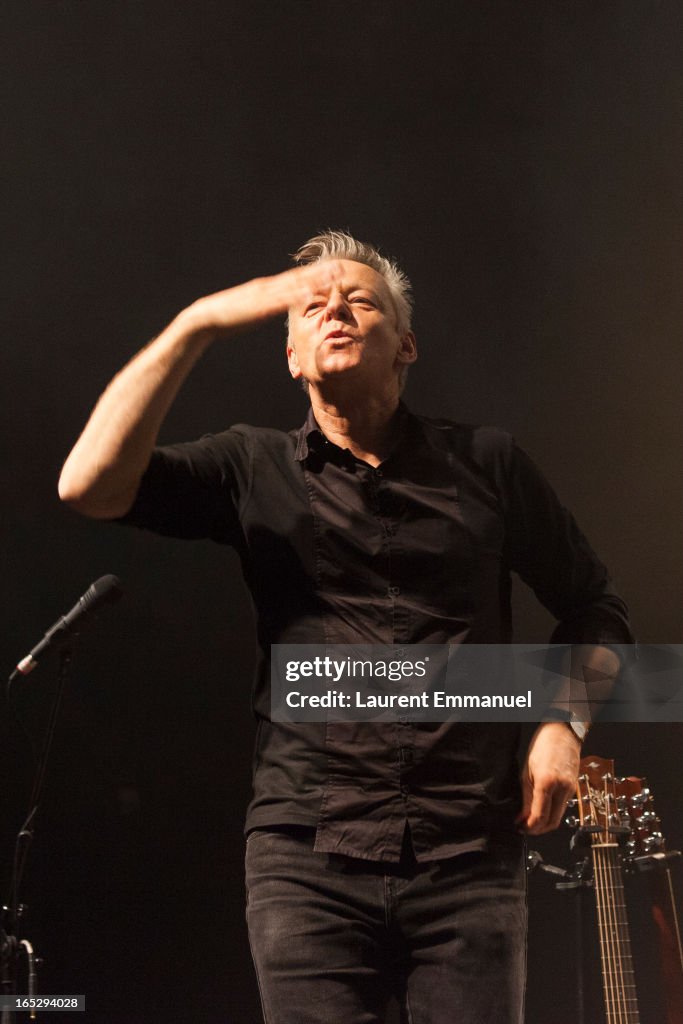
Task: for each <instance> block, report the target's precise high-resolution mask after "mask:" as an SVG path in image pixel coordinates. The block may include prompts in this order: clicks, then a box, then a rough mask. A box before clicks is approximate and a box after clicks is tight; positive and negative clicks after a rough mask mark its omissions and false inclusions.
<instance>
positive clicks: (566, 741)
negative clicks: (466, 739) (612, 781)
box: [515, 722, 581, 836]
mask: <svg viewBox="0 0 683 1024" xmlns="http://www.w3.org/2000/svg"><path fill="white" fill-rule="evenodd" d="M580 760H581V744H580V742H579V740H578V738H577V737H576V736H575V735H574V734H573V732H572V730H571V729H570V728H569V727H568V726H567V724H566V723H565V722H544V723H543V724H542V725H539V727H538V729H537V730H536V732H535V733H534V735H533V738H532V740H531V743H530V744H529V751H528V753H527V758H526V764H525V765H524V770H523V772H522V798H523V803H522V810H521V811H520V813H519V814H518V815H517V818H516V819H515V820H516V824H517V825H518V826H519V827H520V830H521V831H523V832H527V833H528V834H529V835H533V836H539V835H541V834H542V833H544V832H552V830H553V829H556V828H557V827H558V825H559V824H560V822H561V821H562V815H563V814H564V812H565V809H566V807H567V800H569V798H570V797H571V796H572V795H573V794H574V790H575V788H576V780H577V778H578V774H579V762H580Z"/></svg>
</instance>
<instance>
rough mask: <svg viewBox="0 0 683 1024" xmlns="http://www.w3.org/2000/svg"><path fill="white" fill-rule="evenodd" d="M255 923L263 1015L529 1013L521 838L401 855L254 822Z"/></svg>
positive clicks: (513, 1020)
mask: <svg viewBox="0 0 683 1024" xmlns="http://www.w3.org/2000/svg"><path fill="white" fill-rule="evenodd" d="M246 868H247V923H248V926H249V939H250V943H251V951H252V956H253V958H254V964H255V967H256V973H257V976H258V982H259V989H260V992H261V1003H262V1006H263V1014H264V1019H265V1021H266V1024H380V1022H382V1021H383V1020H384V1014H385V1011H386V1006H387V1002H388V1000H389V997H390V995H391V994H392V993H393V994H394V995H395V996H396V997H397V999H398V1001H399V1005H400V1006H401V1013H402V1020H403V1021H407V1022H409V1024H521V1022H522V1019H523V1014H524V986H525V971H526V917H527V910H526V877H525V865H524V849H523V844H522V843H521V842H520V843H516V842H510V841H509V840H507V841H500V842H494V843H493V844H492V845H491V848H490V849H489V850H488V851H487V852H482V853H467V854H463V855H461V856H459V857H451V858H449V859H448V860H442V861H433V862H431V863H428V864H417V863H416V861H415V859H414V857H413V855H412V851H411V850H410V846H409V844H407V845H406V848H405V850H404V856H403V858H402V861H401V864H400V865H397V866H393V865H387V864H378V863H373V862H372V861H360V860H356V859H351V858H348V857H342V856H336V855H328V854H321V853H315V852H314V851H313V832H312V831H311V832H309V831H308V830H302V831H300V832H298V833H297V832H293V833H287V832H284V831H273V832H267V831H263V832H261V831H257V832H252V833H251V834H250V836H249V838H248V840H247V855H246Z"/></svg>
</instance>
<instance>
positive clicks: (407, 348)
mask: <svg viewBox="0 0 683 1024" xmlns="http://www.w3.org/2000/svg"><path fill="white" fill-rule="evenodd" d="M396 358H397V359H398V361H399V363H403V364H404V365H406V366H407V365H408V364H409V363H414V362H415V360H416V359H417V339H416V338H415V335H414V334H413V332H412V331H406V333H405V334H404V335H403V337H402V338H401V340H400V342H399V348H398V352H397V353H396Z"/></svg>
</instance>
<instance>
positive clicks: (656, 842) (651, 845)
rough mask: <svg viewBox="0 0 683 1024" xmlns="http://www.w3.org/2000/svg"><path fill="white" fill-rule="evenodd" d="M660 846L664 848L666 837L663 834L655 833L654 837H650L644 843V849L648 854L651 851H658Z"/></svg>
mask: <svg viewBox="0 0 683 1024" xmlns="http://www.w3.org/2000/svg"><path fill="white" fill-rule="evenodd" d="M660 846H664V836H663V835H662V833H661V832H653V833H652V835H651V836H648V837H647V839H646V840H645V841H644V842H643V847H644V849H645V850H646V851H647V852H648V853H649V852H650V851H651V850H656V849H657V848H658V847H660Z"/></svg>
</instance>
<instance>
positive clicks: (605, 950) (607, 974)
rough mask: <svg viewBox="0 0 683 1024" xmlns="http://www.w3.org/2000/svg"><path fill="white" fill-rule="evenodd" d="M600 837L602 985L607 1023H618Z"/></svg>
mask: <svg viewBox="0 0 683 1024" xmlns="http://www.w3.org/2000/svg"><path fill="white" fill-rule="evenodd" d="M589 797H590V783H589ZM590 806H591V812H590V813H591V819H590V820H591V822H594V823H597V814H596V811H595V805H594V803H593V801H592V800H591V803H590ZM599 838H602V833H595V834H594V836H593V843H592V853H593V873H594V879H595V900H596V909H597V914H598V935H599V940H600V950H601V954H602V965H603V971H602V985H603V993H604V1000H605V1011H606V1015H607V1024H618V1022H617V1020H616V1018H615V1017H614V1008H615V1003H614V998H613V994H614V993H613V989H614V979H613V972H612V944H611V941H610V934H609V927H608V923H607V921H606V914H605V911H606V900H605V883H604V865H603V864H602V861H601V858H600V848H599V846H598V843H599Z"/></svg>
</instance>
